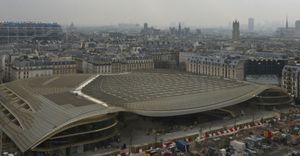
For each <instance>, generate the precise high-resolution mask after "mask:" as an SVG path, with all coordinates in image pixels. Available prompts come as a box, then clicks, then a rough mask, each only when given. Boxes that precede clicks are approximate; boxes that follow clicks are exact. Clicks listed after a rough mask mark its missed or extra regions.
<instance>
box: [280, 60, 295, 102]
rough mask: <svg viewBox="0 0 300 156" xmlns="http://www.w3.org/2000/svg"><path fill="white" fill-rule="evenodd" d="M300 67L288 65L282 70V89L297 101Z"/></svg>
mask: <svg viewBox="0 0 300 156" xmlns="http://www.w3.org/2000/svg"><path fill="white" fill-rule="evenodd" d="M299 79H300V66H295V65H286V66H284V68H283V70H282V81H281V87H282V89H283V90H284V91H286V92H287V93H289V94H290V95H291V96H292V97H294V98H295V99H299V97H300V92H299V89H300V87H299Z"/></svg>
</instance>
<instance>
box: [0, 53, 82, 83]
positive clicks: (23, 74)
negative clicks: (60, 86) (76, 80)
mask: <svg viewBox="0 0 300 156" xmlns="http://www.w3.org/2000/svg"><path fill="white" fill-rule="evenodd" d="M4 64H5V67H4V70H5V71H4V74H5V75H4V80H5V81H13V80H20V79H28V78H33V77H41V76H51V75H61V74H72V73H76V62H75V61H74V60H72V59H71V58H68V59H67V58H63V59H59V58H58V59H55V60H53V59H50V58H47V57H38V56H16V57H11V56H8V57H7V58H6V59H5V60H4Z"/></svg>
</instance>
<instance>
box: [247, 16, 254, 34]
mask: <svg viewBox="0 0 300 156" xmlns="http://www.w3.org/2000/svg"><path fill="white" fill-rule="evenodd" d="M248 31H249V32H254V18H249V19H248Z"/></svg>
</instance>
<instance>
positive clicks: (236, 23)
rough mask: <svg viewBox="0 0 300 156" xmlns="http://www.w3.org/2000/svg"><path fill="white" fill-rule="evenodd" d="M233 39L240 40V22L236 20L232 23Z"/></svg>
mask: <svg viewBox="0 0 300 156" xmlns="http://www.w3.org/2000/svg"><path fill="white" fill-rule="evenodd" d="M232 40H233V41H239V40H240V22H239V21H237V20H235V21H233V23H232Z"/></svg>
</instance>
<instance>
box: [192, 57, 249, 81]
mask: <svg viewBox="0 0 300 156" xmlns="http://www.w3.org/2000/svg"><path fill="white" fill-rule="evenodd" d="M244 64H245V63H244V61H243V60H236V59H228V58H216V57H206V56H198V57H191V58H189V59H188V60H187V64H186V71H187V72H191V73H195V74H200V75H207V76H215V77H221V78H228V79H236V80H243V79H244Z"/></svg>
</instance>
